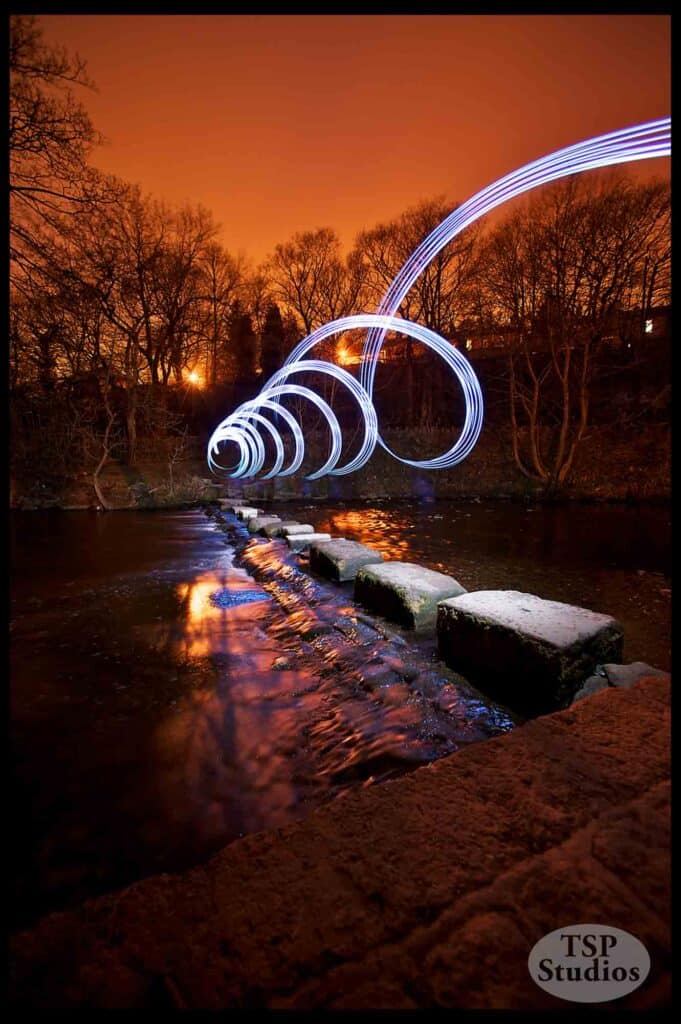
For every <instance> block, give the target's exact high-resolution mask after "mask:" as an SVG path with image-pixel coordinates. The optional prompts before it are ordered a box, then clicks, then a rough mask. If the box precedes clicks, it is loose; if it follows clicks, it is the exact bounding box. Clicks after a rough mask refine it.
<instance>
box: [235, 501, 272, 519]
mask: <svg viewBox="0 0 681 1024" xmlns="http://www.w3.org/2000/svg"><path fill="white" fill-rule="evenodd" d="M233 512H234V515H235V516H236V517H237V519H243V520H245V521H248V520H249V519H254V518H255V516H262V515H264V514H265V513H264V512H263V510H262V509H261V508H250V507H248V506H244V505H237V506H236V507H235V508H234V509H233Z"/></svg>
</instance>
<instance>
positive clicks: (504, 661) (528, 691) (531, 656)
mask: <svg viewBox="0 0 681 1024" xmlns="http://www.w3.org/2000/svg"><path fill="white" fill-rule="evenodd" d="M437 633H438V647H439V650H440V654H441V656H442V657H443V658H444V660H445V661H446V663H447V664H448V665H449V666H450V667H451V668H453V669H455V670H456V671H457V672H461V673H462V675H464V676H466V677H467V678H470V679H471V682H474V683H475V684H476V685H477V686H479V687H480V689H482V690H484V691H485V692H488V693H491V694H494V695H495V696H496V697H497V699H500V700H501V701H502V702H504V703H506V704H507V705H508V706H509V707H511V708H516V709H518V710H523V711H532V712H534V713H536V712H542V711H548V710H552V709H555V708H558V707H563V706H565V705H566V704H568V703H569V702H570V700H571V699H572V697H573V696H574V695H575V693H576V692H577V691H578V690H579V689H580V687H581V686H582V684H583V682H584V680H585V679H586V678H587V677H588V676H589V675H590V674H591V673H593V671H594V669H595V668H596V666H597V665H602V664H604V663H605V662H607V661H617V660H619V659H621V656H622V645H623V636H622V627H621V626H620V624H619V623H618V622H617V621H616V620H615V619H613V618H612V617H611V616H610V615H602V614H600V613H599V612H593V611H590V610H589V609H586V608H578V607H576V606H574V605H569V604H563V603H562V602H560V601H547V600H544V599H543V598H541V597H537V596H536V595H535V594H524V593H521V592H520V591H517V590H478V591H474V592H473V593H470V594H463V595H462V596H461V597H453V598H449V599H448V600H446V601H442V602H441V603H440V605H439V609H438V618H437Z"/></svg>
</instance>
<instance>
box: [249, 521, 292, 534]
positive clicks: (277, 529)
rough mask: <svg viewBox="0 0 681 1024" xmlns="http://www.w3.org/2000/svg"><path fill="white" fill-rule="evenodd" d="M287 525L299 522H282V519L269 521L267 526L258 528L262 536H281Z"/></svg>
mask: <svg viewBox="0 0 681 1024" xmlns="http://www.w3.org/2000/svg"><path fill="white" fill-rule="evenodd" d="M285 526H297V523H294V522H291V521H288V522H282V520H278V521H277V522H276V523H267V524H266V525H265V526H262V527H261V528H260V529H259V530H258V533H259V534H260V536H261V537H279V536H281V531H282V529H283V528H284V527H285Z"/></svg>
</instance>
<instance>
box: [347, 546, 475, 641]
mask: <svg viewBox="0 0 681 1024" xmlns="http://www.w3.org/2000/svg"><path fill="white" fill-rule="evenodd" d="M465 593H466V588H465V587H462V586H461V584H460V583H458V582H457V581H456V580H455V579H454V577H453V576H446V575H445V574H444V573H441V572H434V571H433V570H432V569H424V568H423V567H422V566H420V565H414V564H413V563H412V562H384V563H383V564H379V565H366V566H364V567H363V568H362V569H360V570H359V572H358V573H357V577H356V579H355V600H356V601H359V602H360V603H361V604H363V605H364V606H365V607H366V608H368V609H369V611H372V612H378V614H379V615H384V616H385V618H387V619H392V620H393V621H394V622H399V623H400V625H402V626H406V627H407V628H408V629H424V628H426V627H428V626H434V625H435V620H436V619H437V604H438V601H442V600H444V599H445V598H447V597H456V596H457V595H459V594H465Z"/></svg>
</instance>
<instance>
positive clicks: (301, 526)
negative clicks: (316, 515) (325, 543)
mask: <svg viewBox="0 0 681 1024" xmlns="http://www.w3.org/2000/svg"><path fill="white" fill-rule="evenodd" d="M314 532H315V529H314V526H311V525H310V523H284V524H283V526H282V527H281V536H282V537H294V536H295V535H296V534H299V533H314Z"/></svg>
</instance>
